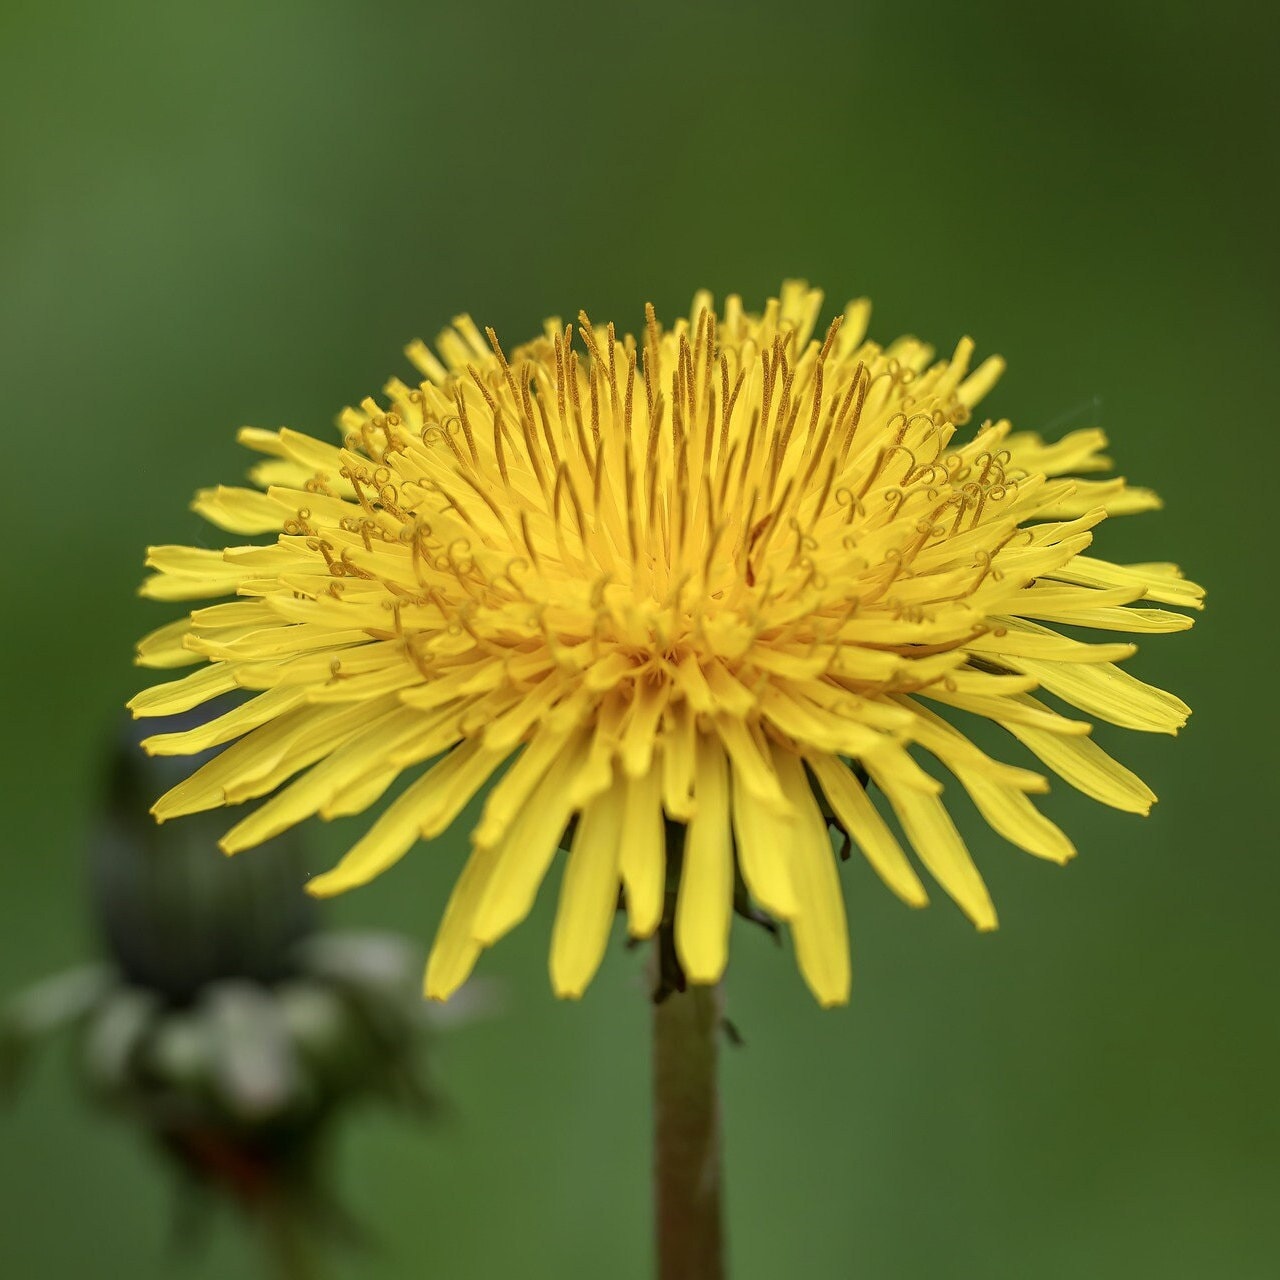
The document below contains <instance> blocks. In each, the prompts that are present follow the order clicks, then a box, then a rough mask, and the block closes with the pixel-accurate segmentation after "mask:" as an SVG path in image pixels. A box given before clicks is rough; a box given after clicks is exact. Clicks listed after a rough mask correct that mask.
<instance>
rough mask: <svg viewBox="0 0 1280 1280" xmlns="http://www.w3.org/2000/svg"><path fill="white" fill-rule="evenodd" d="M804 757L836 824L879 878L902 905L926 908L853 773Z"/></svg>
mask: <svg viewBox="0 0 1280 1280" xmlns="http://www.w3.org/2000/svg"><path fill="white" fill-rule="evenodd" d="M806 758H807V759H808V762H809V767H810V768H811V769H812V770H813V774H814V777H816V778H817V780H818V782H819V784H820V785H821V787H822V791H823V794H824V795H825V796H826V797H827V802H828V803H829V804H830V805H831V809H832V812H834V813H835V815H836V817H837V818H839V820H840V825H841V826H842V827H844V829H845V830H846V831H847V832H848V833H849V838H850V839H851V840H853V841H854V843H855V844H856V845H857V846H858V848H859V849H861V850H862V854H863V857H865V858H866V860H867V861H868V862H869V863H870V864H871V865H872V866H873V867H874V868H875V870H876V873H877V874H878V875H879V876H880V878H881V879H882V880H883V881H884V882H885V884H887V885H888V886H889V888H890V889H892V890H893V891H894V893H896V894H897V895H898V897H900V898H901V899H902V900H903V902H906V903H909V904H910V905H911V906H913V907H923V906H926V905H927V904H928V901H929V897H928V895H927V894H926V893H925V890H924V885H922V884H921V883H920V877H919V876H917V875H916V873H915V871H914V870H913V869H912V866H911V864H910V863H909V862H908V861H907V855H906V854H905V853H903V852H902V849H901V847H900V846H899V844H898V842H897V840H896V839H895V838H894V835H893V832H892V831H890V830H889V828H888V826H887V824H886V823H885V820H884V819H883V818H882V817H881V816H880V814H879V813H878V812H877V810H876V807H875V805H874V804H873V803H872V801H871V797H870V796H869V795H867V793H866V791H865V790H864V789H863V786H862V783H860V782H859V781H858V779H857V778H856V777H855V776H854V774H853V771H852V770H851V769H849V768H848V767H847V766H846V765H845V764H844V762H843V761H841V760H838V759H837V758H836V757H835V756H830V755H825V754H823V753H821V752H816V751H815V752H813V753H812V754H811V755H809V756H808V757H806Z"/></svg>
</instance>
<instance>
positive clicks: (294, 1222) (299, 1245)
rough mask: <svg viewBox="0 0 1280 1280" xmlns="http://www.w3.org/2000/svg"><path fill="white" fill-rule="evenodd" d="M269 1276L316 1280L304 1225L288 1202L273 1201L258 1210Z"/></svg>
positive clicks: (290, 1279)
mask: <svg viewBox="0 0 1280 1280" xmlns="http://www.w3.org/2000/svg"><path fill="white" fill-rule="evenodd" d="M259 1217H260V1219H261V1226H262V1239H263V1247H264V1250H265V1253H266V1256H267V1261H268V1274H269V1275H270V1276H271V1277H273V1280H314V1277H315V1276H316V1274H317V1273H316V1270H315V1268H314V1267H313V1266H312V1262H311V1255H310V1251H309V1250H308V1248H307V1243H306V1235H305V1232H304V1230H303V1226H302V1223H301V1222H299V1221H298V1219H297V1216H296V1213H295V1211H294V1209H293V1206H291V1205H290V1204H289V1203H288V1202H287V1201H285V1200H283V1199H281V1198H278V1197H276V1198H272V1199H270V1200H268V1201H267V1202H266V1203H264V1204H263V1205H262V1206H261V1208H260V1210H259Z"/></svg>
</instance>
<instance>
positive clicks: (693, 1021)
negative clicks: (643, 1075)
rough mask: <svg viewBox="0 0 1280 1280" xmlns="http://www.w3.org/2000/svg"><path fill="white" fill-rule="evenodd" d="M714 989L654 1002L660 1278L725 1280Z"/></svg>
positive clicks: (690, 991) (690, 990)
mask: <svg viewBox="0 0 1280 1280" xmlns="http://www.w3.org/2000/svg"><path fill="white" fill-rule="evenodd" d="M719 1034H720V988H719V987H698V986H690V987H689V988H688V989H687V990H686V991H683V992H681V991H674V992H672V993H671V994H670V995H668V996H667V997H666V998H665V999H663V1000H660V1001H659V1002H657V1003H655V1004H654V1006H653V1103H654V1106H653V1122H654V1199H655V1211H656V1232H657V1255H658V1257H657V1261H658V1277H659V1280H724V1277H725V1275H726V1274H727V1272H726V1270H725V1262H724V1231H723V1225H722V1211H721V1203H720V1200H721V1169H720V1102H719V1096H718V1094H717V1091H716V1050H717V1047H718V1041H719Z"/></svg>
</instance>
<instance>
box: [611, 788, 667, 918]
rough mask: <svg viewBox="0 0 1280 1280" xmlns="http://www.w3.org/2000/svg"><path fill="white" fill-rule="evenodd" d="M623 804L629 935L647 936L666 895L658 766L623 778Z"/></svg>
mask: <svg viewBox="0 0 1280 1280" xmlns="http://www.w3.org/2000/svg"><path fill="white" fill-rule="evenodd" d="M625 785H626V791H627V795H626V808H625V810H624V812H623V819H622V833H621V835H620V837H619V847H618V869H619V871H620V872H621V875H622V883H623V885H624V886H625V888H626V892H627V917H628V921H629V926H630V931H631V936H632V937H633V938H647V937H648V936H649V935H650V934H651V933H653V931H654V930H655V929H656V928H657V927H658V925H659V924H660V923H661V921H662V914H663V907H664V906H665V901H664V900H665V897H666V861H667V842H666V828H665V825H664V823H663V820H662V773H661V771H660V769H659V768H658V767H657V766H654V767H653V768H651V769H650V770H649V772H648V773H647V774H645V775H644V776H643V777H640V778H627V779H625Z"/></svg>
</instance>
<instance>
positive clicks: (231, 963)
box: [0, 717, 465, 1276]
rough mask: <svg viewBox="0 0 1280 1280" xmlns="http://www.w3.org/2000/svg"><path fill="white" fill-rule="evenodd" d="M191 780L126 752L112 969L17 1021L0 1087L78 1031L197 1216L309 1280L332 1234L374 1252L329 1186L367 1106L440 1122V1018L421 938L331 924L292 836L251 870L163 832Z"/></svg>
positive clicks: (103, 877) (104, 883)
mask: <svg viewBox="0 0 1280 1280" xmlns="http://www.w3.org/2000/svg"><path fill="white" fill-rule="evenodd" d="M174 720H175V724H174V727H175V728H182V727H189V726H190V724H191V723H193V720H192V717H175V718H174ZM184 720H185V722H186V723H185V725H184V724H183V723H182V721H184ZM210 754H212V753H210ZM180 767H181V766H176V765H174V764H173V763H172V762H169V761H165V760H158V759H152V760H148V759H146V758H145V757H144V756H143V755H142V753H141V752H140V751H139V750H138V747H137V737H136V735H133V736H127V737H126V738H125V739H123V740H122V741H121V742H120V743H119V744H118V745H117V748H116V750H115V752H114V755H113V759H112V763H111V769H110V780H109V785H108V788H107V795H106V797H105V802H104V804H103V805H102V807H101V811H100V815H99V819H98V822H97V825H96V828H95V830H94V832H93V835H92V838H91V841H90V859H89V863H90V866H89V870H90V880H91V886H92V900H93V908H94V915H95V917H96V923H97V926H98V928H99V931H100V933H101V935H102V937H103V939H104V941H105V944H106V951H107V956H108V958H107V959H106V960H105V961H103V962H101V963H97V964H89V965H84V966H81V967H78V968H75V969H71V970H69V971H67V972H64V973H60V974H57V975H55V976H53V977H50V978H48V979H46V980H44V981H43V982H40V983H38V984H36V985H35V986H33V987H31V988H29V989H28V990H26V991H24V992H21V993H20V994H18V995H17V996H15V997H13V998H11V999H10V1000H9V1001H8V1002H7V1003H6V1004H5V1005H4V1006H3V1008H0V1088H2V1089H3V1091H4V1092H5V1093H11V1092H12V1090H13V1087H14V1086H15V1085H16V1083H17V1081H18V1078H19V1075H20V1073H21V1069H22V1067H23V1065H24V1063H25V1061H26V1059H27V1058H28V1056H29V1055H30V1052H31V1050H32V1049H33V1048H34V1047H35V1046H36V1045H38V1044H39V1043H41V1042H43V1041H45V1040H47V1039H49V1038H50V1037H51V1036H52V1035H53V1034H54V1033H56V1032H58V1031H60V1030H62V1029H64V1028H72V1029H73V1030H74V1032H75V1035H76V1062H77V1066H78V1069H79V1074H80V1077H81V1079H82V1081H83V1084H84V1087H85V1090H86V1093H87V1094H88V1095H89V1097H90V1098H91V1099H92V1100H93V1102H94V1103H96V1104H98V1105H101V1106H104V1107H107V1108H110V1109H111V1110H113V1111H115V1112H116V1113H118V1114H119V1115H120V1116H121V1117H122V1118H123V1119H125V1120H126V1121H127V1122H128V1123H130V1124H132V1125H134V1126H135V1127H136V1128H137V1129H139V1130H141V1131H142V1132H144V1133H145V1134H146V1135H147V1137H148V1138H149V1139H151V1140H152V1141H153V1142H154V1143H155V1144H156V1146H157V1148H158V1149H159V1150H160V1151H161V1152H163V1154H164V1157H165V1158H166V1159H167V1161H168V1163H169V1167H170V1168H171V1169H172V1170H173V1171H174V1172H175V1174H176V1175H177V1178H178V1180H179V1182H180V1184H181V1190H182V1191H183V1192H185V1193H187V1194H185V1196H184V1197H183V1200H182V1201H180V1204H182V1205H183V1206H193V1207H194V1208H195V1209H196V1211H197V1212H199V1213H200V1215H201V1216H202V1217H203V1216H206V1215H207V1208H208V1206H209V1205H210V1204H211V1203H212V1202H214V1201H216V1200H218V1199H222V1200H229V1201H231V1202H233V1203H235V1204H236V1205H238V1206H239V1207H240V1208H241V1209H242V1210H243V1211H244V1212H245V1214H246V1215H247V1217H248V1219H250V1220H251V1221H252V1222H253V1223H254V1224H255V1225H256V1226H257V1227H258V1228H259V1229H260V1230H261V1232H262V1240H263V1245H264V1248H265V1249H266V1251H267V1253H268V1256H269V1258H270V1260H271V1264H272V1267H273V1268H274V1270H275V1272H276V1273H278V1274H279V1275H282V1276H305V1275H309V1274H311V1272H310V1266H311V1261H310V1256H309V1254H310V1245H308V1244H307V1243H306V1241H307V1240H308V1239H309V1238H310V1237H312V1236H314V1235H315V1232H316V1230H317V1229H320V1230H322V1231H328V1232H329V1234H330V1235H331V1236H334V1235H337V1236H341V1237H346V1238H347V1239H349V1240H357V1239H359V1238H360V1232H359V1230H358V1229H357V1228H356V1227H355V1225H354V1224H353V1222H352V1220H351V1219H350V1217H349V1216H348V1215H347V1214H346V1213H345V1212H344V1211H343V1210H342V1209H341V1208H340V1206H339V1205H338V1204H337V1203H336V1201H335V1198H334V1194H333V1191H332V1189H331V1187H330V1185H329V1179H328V1177H327V1164H326V1161H325V1159H324V1155H325V1150H326V1148H327V1145H328V1139H329V1135H330V1134H331V1132H332V1130H333V1128H334V1122H335V1121H336V1120H337V1119H338V1118H339V1117H340V1116H342V1115H344V1114H347V1113H348V1112H350V1111H351V1110H353V1109H354V1107H355V1104H357V1103H359V1102H362V1101H365V1100H377V1101H378V1102H380V1103H383V1104H385V1105H389V1106H392V1107H395V1108H398V1109H401V1110H403V1111H405V1112H408V1113H415V1114H417V1115H428V1114H431V1113H432V1112H433V1111H435V1110H436V1109H437V1108H438V1106H439V1102H438V1098H437V1095H436V1093H435V1091H434V1089H433V1087H432V1085H431V1083H430V1081H429V1079H428V1076H427V1073H426V1070H425V1067H426V1049H427V1046H428V1040H429V1037H428V1034H427V1033H428V1023H429V1021H430V1020H431V1019H433V1018H435V1019H439V1017H440V1015H439V1014H438V1013H429V1011H428V1007H427V1006H426V1005H425V1004H424V1003H423V1000H422V996H421V992H420V987H419V975H420V972H421V963H422V961H421V956H420V954H419V953H418V952H417V950H416V948H415V947H414V946H413V945H412V944H411V943H409V942H408V941H407V940H406V939H403V938H401V937H399V936H397V935H394V934H374V933H355V932H348V931H335V930H328V929H324V928H322V927H321V926H320V922H319V919H318V914H317V910H316V904H315V903H314V902H312V901H311V900H309V899H308V898H307V897H306V895H305V894H304V893H303V892H302V889H301V885H302V882H303V880H304V878H305V870H304V867H303V861H302V849H301V846H300V842H299V841H298V839H297V838H296V836H295V835H294V834H293V833H289V834H286V835H285V836H282V837H281V838H280V839H278V840H275V841H272V842H271V843H270V845H269V846H268V847H267V848H266V849H264V851H263V853H262V854H261V855H260V856H258V857H255V858H241V859H234V860H233V859H228V858H226V857H224V856H223V855H222V854H221V853H219V851H218V849H217V846H216V839H217V836H218V834H219V830H218V825H219V824H218V821H217V819H216V818H213V819H210V818H208V817H207V816H205V815H199V816H197V817H193V818H189V819H186V820H184V821H180V822H175V823H169V824H167V825H165V826H164V827H158V826H156V824H155V823H153V822H152V820H151V818H150V817H149V815H148V813H147V808H148V806H149V804H150V801H151V799H152V798H153V797H154V795H155V794H156V792H157V790H158V789H160V788H162V787H163V786H164V785H166V783H171V782H172V781H173V780H174V779H169V778H166V776H165V775H166V774H168V773H171V772H173V773H176V772H177V769H178V768H180ZM464 1012H465V1010H464ZM455 1013H456V1011H455ZM193 1192H194V1193H195V1194H192V1193H193ZM192 1225H194V1224H192ZM187 1226H188V1220H186V1219H184V1220H183V1227H184V1230H183V1231H182V1233H181V1234H182V1236H183V1239H184V1240H185V1238H186V1236H187V1235H188V1231H187V1230H186V1229H185V1228H186V1227H187Z"/></svg>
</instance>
